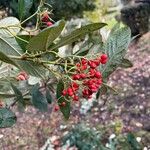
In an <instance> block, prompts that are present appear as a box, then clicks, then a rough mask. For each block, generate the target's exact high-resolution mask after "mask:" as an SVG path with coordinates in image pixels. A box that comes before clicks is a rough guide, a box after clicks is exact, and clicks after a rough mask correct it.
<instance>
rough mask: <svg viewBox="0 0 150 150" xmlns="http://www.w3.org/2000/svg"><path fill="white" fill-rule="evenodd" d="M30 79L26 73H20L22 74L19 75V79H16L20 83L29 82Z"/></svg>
mask: <svg viewBox="0 0 150 150" xmlns="http://www.w3.org/2000/svg"><path fill="white" fill-rule="evenodd" d="M28 78H29V76H28V75H27V73H26V72H20V73H19V74H18V75H17V77H16V79H17V80H18V81H23V80H27V79H28Z"/></svg>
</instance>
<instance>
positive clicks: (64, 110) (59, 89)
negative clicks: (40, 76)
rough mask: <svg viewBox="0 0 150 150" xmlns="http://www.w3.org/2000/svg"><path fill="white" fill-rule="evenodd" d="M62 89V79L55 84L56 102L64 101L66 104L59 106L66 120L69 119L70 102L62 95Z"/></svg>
mask: <svg viewBox="0 0 150 150" xmlns="http://www.w3.org/2000/svg"><path fill="white" fill-rule="evenodd" d="M63 89H64V83H63V81H62V80H60V81H59V83H58V84H57V91H56V97H57V99H58V104H59V105H60V104H61V103H62V102H65V103H66V106H63V107H61V105H60V110H61V112H62V114H63V116H64V118H65V119H66V120H68V119H69V117H70V102H69V101H67V100H65V99H64V97H62V91H63Z"/></svg>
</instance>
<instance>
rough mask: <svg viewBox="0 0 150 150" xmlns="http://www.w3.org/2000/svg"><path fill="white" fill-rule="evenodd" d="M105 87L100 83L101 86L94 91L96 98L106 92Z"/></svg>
mask: <svg viewBox="0 0 150 150" xmlns="http://www.w3.org/2000/svg"><path fill="white" fill-rule="evenodd" d="M107 90H108V89H107V87H106V86H105V85H102V86H101V88H100V89H99V90H98V92H97V93H96V99H99V97H100V95H104V94H106V93H107Z"/></svg>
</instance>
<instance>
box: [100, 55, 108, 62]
mask: <svg viewBox="0 0 150 150" xmlns="http://www.w3.org/2000/svg"><path fill="white" fill-rule="evenodd" d="M107 59H108V57H107V55H106V54H103V55H101V57H100V62H101V63H102V64H106V62H107Z"/></svg>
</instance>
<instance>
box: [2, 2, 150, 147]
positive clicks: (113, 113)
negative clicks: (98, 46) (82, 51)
mask: <svg viewBox="0 0 150 150" xmlns="http://www.w3.org/2000/svg"><path fill="white" fill-rule="evenodd" d="M26 2H27V3H28V4H29V5H31V7H30V10H29V11H28V12H27V13H26V16H25V17H29V16H30V15H32V14H33V13H34V12H35V11H36V9H37V7H38V4H39V0H26ZM47 3H48V4H49V5H50V7H51V6H52V8H53V11H52V12H53V14H52V16H51V17H52V19H53V20H55V21H57V20H59V19H65V20H66V21H67V22H68V23H67V30H70V29H72V27H76V26H81V25H84V24H87V23H89V22H106V23H107V24H108V26H107V27H106V28H104V29H102V30H101V34H102V36H103V37H104V38H105V39H106V38H107V36H108V34H109V32H110V29H111V28H112V27H113V26H114V25H115V24H116V23H117V22H121V23H124V24H126V25H128V26H129V27H130V29H131V31H132V37H133V39H134V40H132V42H131V44H130V46H129V49H128V53H127V57H128V58H129V60H130V61H131V62H132V63H133V67H132V68H129V69H120V68H119V69H118V70H117V71H116V72H114V73H113V74H112V75H111V77H110V79H109V84H110V85H111V86H113V87H114V88H115V89H117V90H118V91H119V94H117V95H114V94H113V93H108V94H106V95H105V96H102V98H101V99H100V100H99V101H95V99H94V98H93V99H92V100H91V101H88V102H87V101H83V103H82V105H81V107H80V108H79V107H75V108H74V110H73V111H72V115H71V118H70V119H69V121H67V122H66V121H64V120H63V118H62V116H61V114H60V113H56V112H49V113H44V114H42V113H40V112H38V111H37V110H35V109H34V108H32V107H28V108H27V110H26V112H25V113H23V114H22V113H19V112H17V116H18V121H17V124H16V125H15V126H14V127H12V128H9V129H0V149H1V150H39V149H41V150H53V149H54V150H55V149H56V150H63V149H64V150H69V149H70V150H71V149H72V150H73V149H74V150H76V149H77V148H78V149H79V150H98V149H97V148H96V147H94V146H95V145H98V148H99V149H100V150H101V149H102V150H103V148H104V147H105V148H108V149H111V150H115V148H116V150H138V149H139V150H140V149H143V150H149V149H150V78H149V77H150V44H149V43H150V32H149V29H150V0H57V1H56V0H47ZM7 16H15V17H17V18H18V17H19V13H18V0H0V19H3V18H5V17H7ZM34 24H35V20H34V19H33V20H32V21H30V22H28V23H27V24H26V25H25V26H26V27H28V28H31V27H33V26H34ZM14 109H15V108H14ZM15 112H16V110H15ZM132 133H133V134H132ZM86 137H88V138H86ZM69 145H70V146H69ZM71 145H73V146H74V147H73V148H68V147H71ZM83 145H84V146H83ZM101 146H102V147H101ZM125 148H126V149H125Z"/></svg>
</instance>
